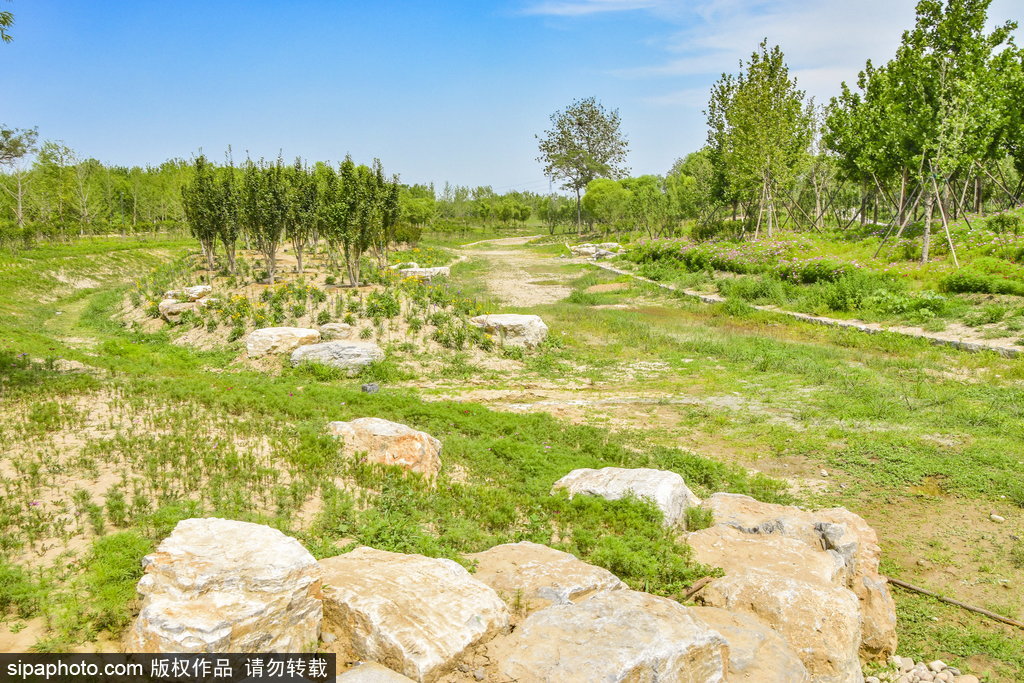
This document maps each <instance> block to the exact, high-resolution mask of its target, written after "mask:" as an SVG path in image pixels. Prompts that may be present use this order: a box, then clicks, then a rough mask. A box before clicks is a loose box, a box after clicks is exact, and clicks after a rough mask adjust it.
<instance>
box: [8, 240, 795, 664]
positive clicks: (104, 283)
mask: <svg viewBox="0 0 1024 683" xmlns="http://www.w3.org/2000/svg"><path fill="white" fill-rule="evenodd" d="M181 251H182V245H181V244H174V243H160V244H135V243H129V244H116V245H115V244H111V243H107V242H90V243H84V244H76V245H71V246H68V247H57V248H48V249H41V250H35V251H30V252H25V253H23V254H19V255H17V256H13V257H11V256H7V257H4V258H5V263H7V264H10V265H11V266H12V269H11V270H8V271H4V272H5V275H6V274H9V276H8V277H6V278H5V281H4V283H3V284H4V288H3V290H2V295H0V297H2V299H0V310H2V311H4V313H5V315H4V318H3V320H2V321H0V326H2V327H0V338H2V339H3V340H4V341H3V347H2V349H3V350H2V351H0V397H2V400H3V405H4V413H3V415H0V452H5V453H7V454H9V457H8V458H7V460H8V462H6V463H4V464H5V465H7V466H8V467H9V468H12V469H14V470H15V471H16V472H17V476H14V477H11V478H8V479H5V480H4V483H3V487H4V491H3V496H2V500H3V504H2V505H0V549H2V551H3V555H2V556H0V557H2V558H3V559H2V561H0V611H3V612H7V613H8V614H9V616H12V617H13V619H14V620H13V622H10V626H11V627H12V628H14V629H17V628H20V624H21V622H20V620H22V619H30V618H32V617H36V616H42V617H44V618H45V620H46V627H47V637H46V638H45V639H44V640H43V641H42V642H41V643H39V644H38V647H39V648H41V649H48V650H64V649H67V648H69V647H73V646H75V644H76V643H80V642H82V641H90V640H93V639H96V638H103V637H109V636H116V634H117V633H118V632H119V630H120V629H122V628H123V627H124V626H125V625H126V623H127V622H128V619H129V617H130V609H131V600H132V596H133V590H132V586H133V585H134V581H135V580H137V577H138V559H139V557H140V556H141V555H142V554H144V553H145V552H146V551H147V550H148V549H149V548H150V547H152V544H153V543H155V542H157V541H158V540H159V539H160V538H162V537H163V536H164V535H166V534H167V533H168V532H169V531H170V529H171V528H173V524H174V523H175V521H176V520H178V519H181V518H183V517H188V516H194V515H197V514H213V515H221V516H226V517H232V518H240V519H252V520H259V521H262V522H265V523H269V524H273V525H275V526H277V527H279V528H281V529H283V530H285V531H286V532H288V533H293V534H295V535H297V536H298V537H300V538H301V539H302V540H303V541H304V542H305V543H306V544H307V546H308V547H310V548H311V550H312V551H313V552H314V553H316V554H317V555H320V556H324V555H330V554H334V553H337V552H339V549H341V548H343V547H345V546H346V545H347V544H349V543H351V542H353V541H354V542H357V543H363V544H368V545H373V546H375V547H378V548H384V549H389V550H396V551H402V552H421V553H425V554H428V555H435V556H449V557H455V558H458V556H459V553H461V552H470V551H478V550H482V549H484V548H486V547H489V546H490V545H493V544H496V543H501V542H506V541H513V540H522V539H530V540H535V541H540V542H545V543H552V544H554V545H556V546H557V547H561V548H564V549H566V550H569V551H572V552H574V553H577V554H578V555H580V556H581V557H584V558H586V559H588V560H590V561H592V562H595V563H597V564H601V565H603V566H606V567H608V568H610V569H612V570H613V571H615V572H616V573H618V574H619V575H620V576H622V577H623V578H624V579H625V580H627V581H628V582H630V583H631V584H632V585H634V586H636V587H637V588H643V589H647V590H651V591H654V592H658V593H662V594H669V595H672V594H677V593H678V592H679V591H680V589H681V588H682V587H683V586H684V585H688V584H689V583H690V582H692V580H693V579H694V578H696V577H699V576H701V575H704V574H706V573H707V572H708V571H709V570H708V569H707V568H704V567H701V566H699V565H696V564H694V563H693V562H691V561H690V560H689V555H688V551H687V548H686V547H685V546H684V545H680V544H679V543H678V542H677V541H676V539H675V538H674V537H673V536H672V535H671V534H669V533H667V532H666V531H665V530H663V528H662V526H661V524H660V519H659V515H658V513H656V511H655V510H654V509H653V508H652V507H651V506H649V505H646V504H643V503H640V502H637V501H621V502H618V503H611V504H608V503H601V502H598V501H594V500H587V499H576V500H575V501H571V502H570V501H568V500H567V499H566V498H564V497H562V496H550V495H549V489H550V486H551V484H552V483H553V482H554V481H555V480H556V479H557V478H559V477H560V476H562V475H563V474H565V473H566V472H568V471H569V470H571V469H574V468H577V467H587V466H589V467H598V466H604V465H626V466H640V465H646V464H652V463H654V462H658V463H660V464H661V466H668V467H672V468H674V469H677V470H678V471H680V472H681V473H683V474H684V476H686V477H687V478H688V479H690V480H691V481H693V482H695V486H697V488H698V489H699V490H701V491H703V492H707V491H710V490H723V489H724V490H732V491H741V492H750V493H753V494H756V495H759V496H762V497H766V498H769V499H778V498H779V496H778V495H777V491H778V489H779V487H778V486H777V485H775V484H773V483H772V482H771V481H770V480H768V479H766V478H764V477H750V476H748V475H747V473H746V472H745V471H744V470H742V469H741V468H739V467H736V466H728V465H723V464H720V463H715V462H713V461H711V460H707V459H703V458H699V457H696V456H693V455H692V454H689V453H687V452H684V451H681V450H679V449H669V448H656V449H651V448H648V447H647V445H646V444H645V443H642V442H640V441H638V440H637V439H635V438H633V437H631V436H629V435H615V434H610V433H608V432H607V431H605V430H601V429H596V428H591V427H587V426H574V425H568V424H563V423H559V422H558V421H556V420H554V419H553V418H551V417H549V416H546V415H512V414H507V413H498V412H492V411H489V410H486V409H484V408H481V407H477V406H466V405H463V404H454V403H445V402H428V403H425V402H421V401H420V400H419V399H418V398H417V397H416V396H415V394H414V393H413V392H410V391H408V390H405V389H385V390H384V391H382V392H381V393H379V394H376V395H368V394H363V393H361V392H360V391H359V389H358V383H359V382H358V380H347V381H332V382H326V383H325V382H318V381H316V380H315V379H313V378H312V377H311V376H310V375H309V374H306V373H304V372H302V371H300V370H292V369H290V368H286V369H283V370H282V372H281V373H280V375H272V374H265V373H258V372H255V371H252V370H245V369H240V368H237V367H233V366H232V365H231V361H232V359H233V358H234V356H235V354H236V352H237V351H216V352H200V351H194V350H191V349H187V348H182V347H179V346H175V345H173V344H170V343H169V340H168V338H167V336H166V335H165V334H153V335H144V334H140V333H131V332H128V331H126V330H124V329H122V328H121V327H120V326H119V325H118V324H117V323H115V322H113V321H112V317H113V315H114V313H115V310H116V308H117V306H118V305H119V303H120V301H121V298H122V296H123V292H124V288H123V287H122V288H121V289H118V288H116V287H115V286H114V283H115V281H118V280H121V281H125V280H128V279H129V278H130V277H139V276H141V275H143V274H144V273H145V272H146V271H147V270H148V269H149V268H151V267H152V266H153V265H155V264H157V263H161V262H164V263H168V264H170V263H171V262H172V261H173V260H174V259H175V257H176V256H177V254H179V253H180V252H181ZM168 267H174V266H173V265H170V266H168ZM15 269H16V271H15ZM58 270H59V271H60V275H59V277H58V276H55V275H54V273H56V272H58ZM61 279H63V280H69V279H70V280H74V281H75V284H73V285H68V284H62V283H61V281H60V280H61ZM87 279H88V280H87ZM75 287H78V288H77V289H76V288H75ZM56 311H61V312H62V315H59V316H58V315H56ZM56 357H65V358H73V359H76V360H81V361H83V362H85V363H87V364H89V365H90V366H92V367H94V368H97V369H98V371H97V372H95V373H93V374H80V373H59V372H55V371H51V370H48V369H46V365H47V364H46V363H38V362H35V363H33V362H31V359H32V358H41V359H53V358H56ZM365 415H374V416H380V417H385V418H390V419H394V420H397V421H401V422H405V423H408V424H412V425H414V426H416V427H418V428H421V429H424V430H426V431H428V432H430V433H432V434H434V435H435V436H437V437H439V438H440V439H441V440H442V441H443V442H444V462H445V468H444V471H443V472H442V475H441V478H440V480H439V482H438V486H437V487H436V488H431V487H429V486H426V485H424V484H423V483H422V482H420V481H418V480H416V479H412V478H403V477H402V476H400V475H398V474H396V473H395V472H393V471H386V470H384V469H381V468H371V467H365V466H360V465H358V464H356V463H354V462H350V461H343V460H341V459H339V458H338V457H337V446H336V444H335V443H334V442H333V441H332V440H331V439H329V438H326V437H325V436H324V434H323V425H324V424H325V423H326V422H327V421H330V420H339V419H351V418H354V417H359V416H365ZM76 433H82V434H86V435H87V436H86V437H84V441H85V443H84V445H80V447H75V448H66V447H63V446H62V447H58V446H56V445H55V444H56V443H58V442H60V443H64V442H65V441H66V440H67V439H68V438H73V436H74V435H75V434H76ZM58 437H60V439H58ZM62 440H63V441H62ZM15 454H16V455H15ZM104 477H106V479H104ZM102 481H106V482H107V483H106V484H105V485H104V486H100V485H99V482H102ZM65 549H66V550H65ZM40 557H42V558H46V559H45V561H43V560H39V559H38V558H40Z"/></svg>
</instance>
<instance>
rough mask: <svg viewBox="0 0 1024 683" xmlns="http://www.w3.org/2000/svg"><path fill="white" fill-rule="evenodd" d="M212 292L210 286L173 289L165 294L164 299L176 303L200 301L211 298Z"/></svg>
mask: <svg viewBox="0 0 1024 683" xmlns="http://www.w3.org/2000/svg"><path fill="white" fill-rule="evenodd" d="M212 291H213V288H212V287H210V285H195V286H194V287H185V288H183V289H172V290H169V291H167V292H164V298H165V299H173V300H175V301H198V300H200V299H202V298H203V297H206V296H209V295H210V292H212Z"/></svg>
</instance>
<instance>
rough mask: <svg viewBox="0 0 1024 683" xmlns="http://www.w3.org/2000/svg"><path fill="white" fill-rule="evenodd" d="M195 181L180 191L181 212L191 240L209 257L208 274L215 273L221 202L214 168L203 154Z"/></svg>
mask: <svg viewBox="0 0 1024 683" xmlns="http://www.w3.org/2000/svg"><path fill="white" fill-rule="evenodd" d="M193 169H194V171H195V172H194V174H193V176H192V180H191V181H190V182H188V183H187V184H185V185H184V186H183V187H182V188H181V199H182V208H183V209H184V211H185V220H186V221H187V222H188V227H189V230H190V231H191V233H192V236H193V237H195V238H196V239H197V240H199V245H200V246H201V247H202V249H203V254H204V255H205V256H206V265H207V268H208V269H209V270H215V269H216V264H215V263H214V248H215V246H216V244H217V235H218V228H219V226H220V212H221V203H222V202H221V198H220V196H219V194H220V193H219V192H218V188H217V186H216V184H215V179H214V172H213V165H212V164H210V162H208V161H207V160H206V157H205V156H204V155H202V154H200V155H199V156H198V157H196V160H195V163H194V164H193Z"/></svg>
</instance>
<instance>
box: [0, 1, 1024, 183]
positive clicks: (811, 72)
mask: <svg viewBox="0 0 1024 683" xmlns="http://www.w3.org/2000/svg"><path fill="white" fill-rule="evenodd" d="M914 4H915V3H914V2H913V1H912V0H845V1H843V0H818V1H816V2H808V1H807V0H688V1H682V0H675V1H669V0H496V1H494V2H485V1H482V0H475V1H463V2H441V1H436V2H425V1H421V2H396V1H392V0H386V1H384V2H365V1H360V2H349V1H346V0H288V1H287V2H281V1H266V2H264V1H260V0H244V1H231V0H217V1H215V2H211V1H210V0H202V1H193V0H175V1H173V2H168V1H166V0H119V1H112V0H110V1H108V0H104V1H101V2H96V1H95V0H74V1H72V0H64V1H58V0H13V2H9V3H8V2H4V3H3V5H4V9H7V10H10V11H12V12H13V13H14V16H15V25H14V27H13V30H12V31H11V33H12V35H13V36H14V41H13V42H12V43H10V44H6V45H4V44H0V124H6V125H7V126H13V127H19V128H25V127H32V126H37V127H38V128H39V133H40V138H42V139H54V140H62V141H63V142H65V143H66V144H67V145H69V146H70V147H72V148H73V149H74V150H75V151H76V152H77V153H78V155H79V156H80V157H82V158H86V157H95V158H97V159H99V160H101V161H103V162H104V163H108V164H119V165H146V164H154V163H160V162H162V161H164V160H166V159H169V158H175V157H177V158H185V159H190V158H191V157H192V156H193V155H195V154H197V153H199V152H200V151H202V152H204V153H206V154H207V156H210V157H212V158H213V159H215V160H220V159H222V158H223V155H224V152H225V150H226V149H227V147H228V145H230V146H231V147H232V149H233V151H234V155H235V157H236V159H239V158H244V157H245V156H246V153H247V152H248V154H250V155H251V156H252V157H253V158H257V157H261V156H262V157H268V158H269V157H276V156H277V155H278V153H279V152H280V153H282V154H283V155H284V157H285V158H286V159H287V160H290V159H292V158H294V157H295V156H302V157H304V158H306V159H311V160H330V161H339V160H340V159H342V158H343V157H344V156H345V154H346V153H351V154H352V156H353V158H355V159H356V160H357V161H360V162H369V161H370V160H371V159H372V158H374V157H379V158H380V159H381V160H382V162H383V163H384V166H385V169H386V170H388V171H389V172H397V173H399V174H400V175H401V178H402V180H403V182H408V183H417V182H434V183H435V184H436V185H438V189H440V186H441V185H443V184H444V182H445V181H450V182H452V183H453V184H463V185H473V186H475V185H491V186H493V187H494V189H495V190H496V191H498V192H504V191H506V190H510V189H521V190H532V191H535V192H547V191H548V189H549V183H548V181H547V180H546V179H545V178H544V175H543V171H542V168H541V165H540V164H539V163H538V162H537V161H536V156H537V145H536V139H535V137H534V136H535V135H536V134H538V133H542V132H543V131H544V130H545V129H546V128H547V127H548V126H549V117H550V115H551V114H552V113H553V112H555V111H556V110H558V109H562V108H564V107H565V106H566V105H568V104H569V103H570V102H571V101H572V100H573V99H576V98H581V97H588V96H595V97H597V98H598V100H600V101H601V102H602V103H603V104H604V105H605V106H606V107H609V108H616V109H618V110H619V112H620V114H621V117H622V127H623V130H624V132H625V133H626V135H627V137H628V139H629V142H630V153H629V166H630V169H631V171H632V172H633V173H634V174H643V173H656V174H664V173H665V172H666V171H667V170H668V169H669V168H670V167H671V165H672V163H673V162H674V161H675V159H677V158H679V157H681V156H684V155H685V154H687V153H688V152H691V151H694V150H696V149H698V148H700V147H701V146H702V145H703V143H704V140H705V136H706V127H705V120H704V114H703V109H704V108H705V106H706V103H707V98H708V93H709V90H710V88H711V85H712V84H713V83H714V82H715V81H716V80H717V79H718V77H719V76H720V75H721V73H722V72H723V71H728V72H736V71H737V70H738V61H739V60H740V59H741V58H744V57H747V56H749V54H750V53H751V52H752V51H753V50H754V49H756V47H757V44H758V43H759V42H760V40H761V39H762V38H764V37H767V38H768V40H769V42H770V43H777V44H779V45H780V46H781V47H782V49H783V51H784V52H785V54H786V57H787V61H788V62H789V65H790V67H791V69H792V70H793V73H794V74H795V75H796V76H797V78H798V80H799V83H800V85H801V87H803V88H804V89H806V90H807V92H808V94H809V95H812V96H814V97H815V98H816V100H817V101H819V102H825V101H827V100H828V98H829V97H831V96H833V95H835V94H837V93H838V91H839V84H840V82H841V81H843V80H847V81H849V82H853V81H854V80H855V79H856V75H857V72H858V71H859V70H860V69H861V68H863V66H864V62H865V60H866V59H869V58H870V59H872V60H873V61H875V62H876V63H879V62H884V61H886V60H888V59H889V58H891V57H892V55H893V54H894V52H895V49H896V46H897V45H898V44H899V40H900V35H901V33H902V31H903V30H904V29H906V28H909V27H910V26H911V25H912V23H913V19H914ZM1021 9H1024V7H1022V5H1021V2H1020V0H994V2H993V3H992V7H991V10H990V20H991V23H995V22H996V21H999V22H1002V21H1005V20H1006V19H1021V18H1024V17H1022V16H1021V15H1024V12H1022V11H1021ZM1016 36H1017V39H1018V42H1020V41H1021V36H1022V34H1021V31H1020V30H1018V32H1017V34H1016ZM555 189H557V186H556V187H555Z"/></svg>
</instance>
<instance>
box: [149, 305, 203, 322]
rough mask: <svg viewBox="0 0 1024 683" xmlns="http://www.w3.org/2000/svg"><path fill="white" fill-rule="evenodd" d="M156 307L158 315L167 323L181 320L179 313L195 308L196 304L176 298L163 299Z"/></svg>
mask: <svg viewBox="0 0 1024 683" xmlns="http://www.w3.org/2000/svg"><path fill="white" fill-rule="evenodd" d="M157 308H158V309H159V311H160V317H161V318H163V319H164V320H166V321H167V322H169V323H178V322H181V314H182V313H184V312H185V311H194V310H196V305H195V304H194V303H191V302H188V301H178V300H176V299H164V300H163V301H161V302H160V303H159V304H157Z"/></svg>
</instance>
